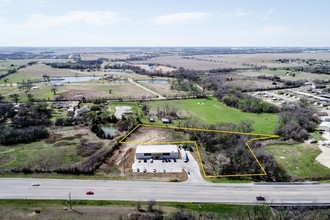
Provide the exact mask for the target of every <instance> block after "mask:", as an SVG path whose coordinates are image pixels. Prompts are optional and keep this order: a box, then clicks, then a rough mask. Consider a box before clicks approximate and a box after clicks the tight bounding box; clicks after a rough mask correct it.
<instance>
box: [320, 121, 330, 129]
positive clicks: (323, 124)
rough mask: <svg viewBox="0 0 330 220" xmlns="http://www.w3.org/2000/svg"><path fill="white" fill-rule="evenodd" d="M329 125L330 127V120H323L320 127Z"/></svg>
mask: <svg viewBox="0 0 330 220" xmlns="http://www.w3.org/2000/svg"><path fill="white" fill-rule="evenodd" d="M321 126H322V127H328V128H330V122H328V121H324V122H322V123H321V124H320V127H321Z"/></svg>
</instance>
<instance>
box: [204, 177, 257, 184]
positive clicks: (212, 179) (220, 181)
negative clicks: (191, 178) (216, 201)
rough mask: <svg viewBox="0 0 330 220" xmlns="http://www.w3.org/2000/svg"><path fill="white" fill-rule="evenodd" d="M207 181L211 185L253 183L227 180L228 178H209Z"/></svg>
mask: <svg viewBox="0 0 330 220" xmlns="http://www.w3.org/2000/svg"><path fill="white" fill-rule="evenodd" d="M207 181H209V182H211V183H252V182H253V181H250V180H244V179H237V177H236V179H228V178H209V179H207Z"/></svg>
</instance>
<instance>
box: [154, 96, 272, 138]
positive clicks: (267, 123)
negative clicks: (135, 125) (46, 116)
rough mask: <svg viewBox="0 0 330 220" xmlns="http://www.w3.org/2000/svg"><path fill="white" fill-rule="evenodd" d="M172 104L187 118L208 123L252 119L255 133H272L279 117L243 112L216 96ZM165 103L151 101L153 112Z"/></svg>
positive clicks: (174, 101) (173, 101) (175, 101)
mask: <svg viewBox="0 0 330 220" xmlns="http://www.w3.org/2000/svg"><path fill="white" fill-rule="evenodd" d="M166 103H168V104H169V105H171V106H174V107H176V108H178V109H179V115H180V116H181V117H182V118H186V119H189V118H190V119H193V120H194V119H199V120H201V121H202V122H204V123H207V124H217V123H230V122H232V123H239V122H240V121H241V120H244V119H250V120H253V121H254V122H255V123H254V124H253V128H254V132H255V133H262V134H271V133H272V132H273V130H274V129H275V125H276V122H277V117H276V115H274V114H254V113H246V112H241V111H240V110H238V109H235V108H230V107H228V106H226V105H224V104H223V103H222V102H219V101H218V100H216V99H215V98H210V99H188V100H171V101H167V102H166ZM162 105H164V102H162V101H152V102H150V107H151V114H155V113H156V110H157V106H162Z"/></svg>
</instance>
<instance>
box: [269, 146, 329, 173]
mask: <svg viewBox="0 0 330 220" xmlns="http://www.w3.org/2000/svg"><path fill="white" fill-rule="evenodd" d="M265 151H266V152H268V153H270V154H272V155H273V156H274V157H275V159H276V161H277V162H278V163H279V164H280V165H281V166H282V167H283V169H284V170H286V171H287V172H288V173H289V174H290V175H291V176H292V177H293V178H295V179H311V178H316V179H318V178H330V169H328V168H327V167H325V166H323V165H321V164H320V163H318V162H317V161H316V160H315V158H316V157H317V156H318V155H319V154H320V153H321V150H320V149H319V148H318V146H317V145H316V144H304V143H302V144H288V143H283V144H275V145H269V146H267V147H266V148H265Z"/></svg>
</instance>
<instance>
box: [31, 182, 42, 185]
mask: <svg viewBox="0 0 330 220" xmlns="http://www.w3.org/2000/svg"><path fill="white" fill-rule="evenodd" d="M31 185H32V186H40V183H38V182H33V183H32V184H31Z"/></svg>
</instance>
